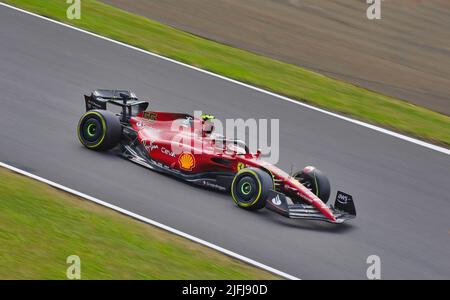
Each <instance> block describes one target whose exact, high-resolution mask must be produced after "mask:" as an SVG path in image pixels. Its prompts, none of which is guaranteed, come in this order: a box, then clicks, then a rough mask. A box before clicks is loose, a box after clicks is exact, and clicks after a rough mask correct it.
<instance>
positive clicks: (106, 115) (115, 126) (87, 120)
mask: <svg viewBox="0 0 450 300" xmlns="http://www.w3.org/2000/svg"><path fill="white" fill-rule="evenodd" d="M77 133H78V139H79V140H80V142H81V144H83V145H84V146H85V147H86V148H89V149H91V150H97V151H104V150H109V149H112V148H114V147H115V146H116V145H117V144H118V143H119V142H120V139H121V137H122V126H121V124H120V120H119V117H117V116H116V115H115V114H113V113H112V112H110V111H107V110H90V111H88V112H86V113H85V114H84V115H83V116H82V117H81V118H80V121H79V122H78V127H77Z"/></svg>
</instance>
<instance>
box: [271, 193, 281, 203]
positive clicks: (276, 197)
mask: <svg viewBox="0 0 450 300" xmlns="http://www.w3.org/2000/svg"><path fill="white" fill-rule="evenodd" d="M272 203H273V204H275V205H281V199H280V195H276V196H275V197H274V198H272Z"/></svg>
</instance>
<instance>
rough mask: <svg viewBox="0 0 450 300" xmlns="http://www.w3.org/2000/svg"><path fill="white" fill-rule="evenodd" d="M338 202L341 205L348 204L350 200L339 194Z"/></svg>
mask: <svg viewBox="0 0 450 300" xmlns="http://www.w3.org/2000/svg"><path fill="white" fill-rule="evenodd" d="M336 200H337V201H338V202H339V203H341V204H347V203H348V200H349V199H348V196H347V195H344V194H342V193H338V195H337V198H336Z"/></svg>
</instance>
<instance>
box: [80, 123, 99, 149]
mask: <svg viewBox="0 0 450 300" xmlns="http://www.w3.org/2000/svg"><path fill="white" fill-rule="evenodd" d="M102 129H103V128H102V124H101V123H100V121H99V120H97V118H89V119H86V120H85V121H84V122H83V123H82V124H81V136H82V138H83V139H84V140H86V141H87V142H89V143H94V142H96V141H97V140H99V139H100V138H101V136H102Z"/></svg>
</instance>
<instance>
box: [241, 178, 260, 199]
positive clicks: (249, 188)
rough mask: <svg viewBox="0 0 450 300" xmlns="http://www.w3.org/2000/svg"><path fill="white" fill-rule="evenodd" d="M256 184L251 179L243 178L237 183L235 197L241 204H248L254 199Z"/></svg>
mask: <svg viewBox="0 0 450 300" xmlns="http://www.w3.org/2000/svg"><path fill="white" fill-rule="evenodd" d="M256 191H257V183H256V181H255V179H254V178H253V177H250V176H244V177H242V178H241V179H239V181H238V183H237V196H238V198H239V199H240V200H241V201H242V202H250V201H252V200H253V198H254V197H255V193H256Z"/></svg>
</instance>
